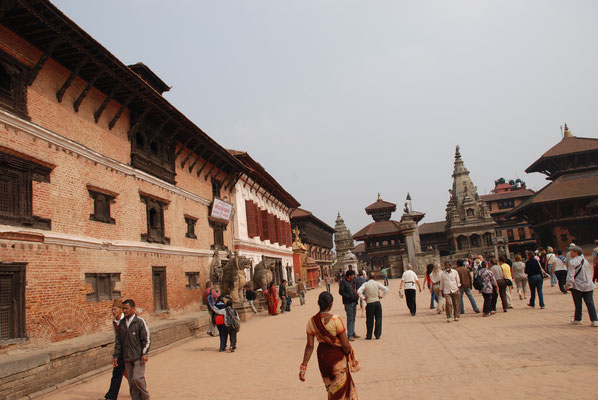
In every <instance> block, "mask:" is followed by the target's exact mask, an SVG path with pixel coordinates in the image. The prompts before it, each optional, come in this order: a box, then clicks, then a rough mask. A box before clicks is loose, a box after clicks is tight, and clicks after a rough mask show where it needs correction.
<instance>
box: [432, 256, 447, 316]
mask: <svg viewBox="0 0 598 400" xmlns="http://www.w3.org/2000/svg"><path fill="white" fill-rule="evenodd" d="M441 275H442V268H440V264H436V265H434V269H433V270H432V273H431V274H430V280H431V281H432V289H430V292H432V293H434V295H435V296H436V299H438V303H437V304H436V312H437V313H438V314H440V313H441V312H443V311H444V296H443V295H442V291H441V290H440V276H441Z"/></svg>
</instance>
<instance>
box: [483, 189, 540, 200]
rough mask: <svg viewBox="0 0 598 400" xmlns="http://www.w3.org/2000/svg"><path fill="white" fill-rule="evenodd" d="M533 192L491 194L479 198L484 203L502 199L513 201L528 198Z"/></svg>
mask: <svg viewBox="0 0 598 400" xmlns="http://www.w3.org/2000/svg"><path fill="white" fill-rule="evenodd" d="M534 193H535V192H534V191H533V190H530V189H521V190H513V191H509V192H501V193H491V194H485V195H482V196H480V198H481V199H482V200H484V201H496V200H504V199H515V198H518V197H529V196H533V195H534Z"/></svg>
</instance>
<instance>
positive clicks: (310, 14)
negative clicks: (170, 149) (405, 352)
mask: <svg viewBox="0 0 598 400" xmlns="http://www.w3.org/2000/svg"><path fill="white" fill-rule="evenodd" d="M54 4H56V5H57V7H58V8H60V9H61V10H62V11H63V12H64V13H65V14H66V15H67V16H68V17H70V18H71V19H73V20H74V21H75V22H76V23H77V24H79V25H80V26H81V27H82V28H83V29H84V30H86V31H87V32H88V33H89V34H90V35H91V36H93V37H94V38H95V39H96V40H97V41H99V42H100V43H101V44H102V45H104V47H106V48H107V49H108V50H109V51H111V52H112V53H113V54H115V55H116V56H117V57H118V58H119V59H120V60H121V61H122V62H124V63H125V64H132V63H135V62H138V61H142V62H144V63H145V64H147V65H148V66H149V67H150V68H151V69H152V70H153V71H154V72H155V73H156V74H157V75H158V76H160V77H161V78H162V79H163V80H164V81H165V82H166V83H167V84H168V85H171V86H172V89H171V91H170V92H167V93H166V94H165V97H166V98H167V99H168V100H169V101H170V102H171V103H172V104H173V105H175V106H176V107H177V108H178V109H179V110H181V111H182V112H183V113H184V114H186V115H187V116H188V117H189V118H190V119H191V120H192V121H194V122H195V123H196V124H197V125H198V126H199V127H200V128H201V129H203V130H204V131H205V132H206V133H208V134H209V135H210V136H211V137H212V138H214V139H215V140H216V141H218V142H219V143H220V144H221V145H222V146H224V147H226V148H232V149H238V150H245V151H247V152H249V154H250V155H251V156H252V157H253V158H254V159H256V160H257V161H259V162H260V163H261V164H262V165H263V166H264V167H265V168H266V169H267V170H268V172H270V174H271V175H272V176H274V177H275V178H276V179H277V180H278V182H279V183H280V184H281V185H282V186H283V187H284V188H285V189H286V190H287V191H288V192H289V193H291V194H292V195H293V196H294V197H295V198H296V199H297V200H298V201H299V202H300V203H301V204H302V205H301V207H302V208H305V209H308V210H310V211H312V212H313V213H314V214H315V215H316V216H317V217H319V218H320V219H322V220H323V221H325V222H327V223H328V224H329V225H331V226H332V227H334V221H335V219H336V214H337V211H340V212H341V214H342V216H343V217H344V219H345V222H346V223H347V226H348V227H349V228H350V229H351V231H352V232H356V231H357V230H359V229H361V228H362V227H363V226H365V225H366V224H368V223H370V222H371V221H372V220H371V219H370V217H369V216H367V215H366V214H365V212H364V207H366V206H367V205H369V204H370V203H372V202H374V201H375V200H376V196H377V193H378V192H380V193H381V195H382V198H383V199H385V200H387V201H392V202H394V203H397V204H398V206H397V208H398V209H399V211H400V210H401V209H402V207H401V204H402V203H403V201H404V199H405V196H406V195H407V192H410V193H411V196H412V198H413V206H414V209H417V210H418V211H422V212H425V213H426V217H425V219H424V220H423V222H433V221H437V220H441V219H444V215H445V211H444V210H445V206H446V203H447V201H448V198H449V194H448V189H449V188H450V187H451V185H452V179H451V174H452V169H453V156H454V151H455V146H456V145H457V144H459V145H460V146H461V154H462V156H463V159H464V161H465V165H466V166H467V168H468V169H469V170H470V171H471V177H472V179H473V182H474V184H475V185H477V187H478V192H479V194H485V193H488V192H489V191H490V190H491V189H492V188H493V186H494V180H495V179H497V178H499V177H505V178H507V179H515V178H521V179H523V180H524V181H526V182H527V183H528V186H529V187H531V188H533V189H539V188H541V187H542V186H543V185H544V184H545V180H544V179H543V176H541V175H539V174H532V175H527V174H525V172H524V170H525V168H527V167H528V166H529V165H531V164H532V162H533V161H535V160H536V159H537V158H538V157H539V156H540V155H541V154H542V153H544V152H545V151H546V150H548V148H550V147H551V146H553V145H554V144H556V143H557V142H558V141H559V140H560V137H561V136H560V135H561V132H560V126H561V125H562V124H563V123H564V122H567V123H568V125H569V127H570V128H571V130H572V132H573V134H574V135H577V136H585V137H598V133H597V129H598V79H597V78H598V76H597V75H598V23H596V21H597V20H598V2H596V1H591V0H590V1H550V0H538V1H522V0H500V1H482V0H467V1H466V0H461V1H449V0H438V1H422V0H413V1H398V0H394V1H374V0H368V1H349V0H336V1H327V0H317V1H312V0H298V1H284V0H270V1H259V0H253V1H226V0H210V1H200V0H194V1H191V0H188V1H175V0H172V1H149V0H128V1H112V0H110V1H107V0H104V1H95V2H91V1H80V0H60V1H58V0H55V1H54ZM400 215H401V212H397V213H395V214H394V215H393V216H394V218H395V219H397V220H398V219H399V218H400Z"/></svg>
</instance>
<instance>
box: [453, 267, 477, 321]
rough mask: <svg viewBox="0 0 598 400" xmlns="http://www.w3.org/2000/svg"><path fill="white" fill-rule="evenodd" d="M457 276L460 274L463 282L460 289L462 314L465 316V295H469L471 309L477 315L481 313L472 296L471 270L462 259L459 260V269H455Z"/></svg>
mask: <svg viewBox="0 0 598 400" xmlns="http://www.w3.org/2000/svg"><path fill="white" fill-rule="evenodd" d="M455 270H456V271H457V274H459V280H460V281H461V286H460V287H459V292H460V298H459V302H460V303H461V314H465V305H464V304H463V294H464V293H465V295H467V298H468V299H469V302H470V303H471V308H473V311H475V312H476V313H479V312H480V309H479V308H478V305H477V304H476V302H475V299H474V298H473V296H472V294H471V271H470V270H469V268H467V267H466V266H465V263H464V262H463V260H462V259H458V260H457V268H455Z"/></svg>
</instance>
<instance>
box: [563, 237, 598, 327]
mask: <svg viewBox="0 0 598 400" xmlns="http://www.w3.org/2000/svg"><path fill="white" fill-rule="evenodd" d="M571 257H572V258H571V260H570V261H569V270H568V271H567V287H568V288H569V289H570V290H571V296H572V297H573V304H574V305H575V314H574V316H573V319H572V320H571V323H572V324H581V300H582V299H583V301H584V302H585V303H586V307H587V308H588V314H589V316H590V321H592V326H594V327H598V317H596V307H595V306H594V288H595V286H594V283H593V282H592V268H591V267H590V263H589V262H588V260H586V259H585V258H584V256H583V250H582V249H581V247H578V246H575V247H573V248H571Z"/></svg>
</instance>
